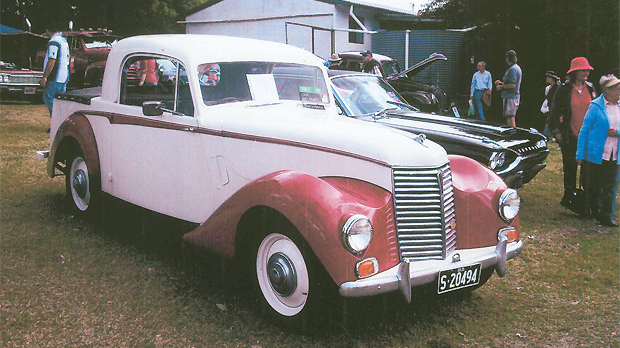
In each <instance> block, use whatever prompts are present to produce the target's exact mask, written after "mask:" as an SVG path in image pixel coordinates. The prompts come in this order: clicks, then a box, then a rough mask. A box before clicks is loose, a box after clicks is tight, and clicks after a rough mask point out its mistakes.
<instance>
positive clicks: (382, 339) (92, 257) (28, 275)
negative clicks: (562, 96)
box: [0, 103, 620, 348]
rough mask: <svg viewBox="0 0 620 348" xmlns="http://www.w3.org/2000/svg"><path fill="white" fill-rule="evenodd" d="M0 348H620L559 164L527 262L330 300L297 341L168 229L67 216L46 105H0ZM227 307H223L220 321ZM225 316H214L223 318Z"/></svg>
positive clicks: (549, 177)
mask: <svg viewBox="0 0 620 348" xmlns="http://www.w3.org/2000/svg"><path fill="white" fill-rule="evenodd" d="M0 108H1V110H0V144H1V147H0V156H1V157H0V159H1V163H0V166H1V177H0V181H1V185H0V189H1V191H0V209H1V210H0V213H1V216H0V228H1V230H0V249H1V250H0V251H1V259H0V261H1V267H2V268H1V273H0V284H1V287H2V288H1V293H0V306H1V312H0V325H1V330H0V346H2V347H263V348H265V347H352V348H353V347H356V348H364V347H368V348H370V347H434V348H435V347H618V346H620V338H619V335H620V331H619V330H620V328H619V326H620V325H619V320H620V314H619V313H620V296H619V279H620V259H619V255H620V254H619V246H620V244H619V231H618V229H610V228H603V227H599V226H597V225H596V224H595V223H594V222H593V221H591V220H588V219H581V218H579V217H577V216H576V215H574V214H571V213H569V212H567V211H566V210H564V209H563V208H562V207H561V206H560V205H559V204H558V203H557V202H558V201H559V199H560V196H561V192H562V171H561V164H560V152H559V151H554V149H555V146H554V145H552V148H553V150H552V152H551V154H550V157H549V161H548V162H549V166H548V168H547V169H545V170H544V171H542V172H541V173H540V174H539V175H538V176H537V177H536V178H535V179H534V180H533V181H532V182H531V183H529V184H528V185H526V187H525V188H524V189H523V190H521V192H520V194H521V197H522V203H523V204H522V206H523V208H522V212H521V224H522V238H523V240H524V242H525V249H524V251H523V253H522V254H521V256H520V257H519V258H517V259H515V260H513V261H511V262H509V270H508V274H507V275H506V277H505V278H498V277H497V276H496V275H494V276H493V277H492V278H491V279H490V280H489V282H488V283H487V284H486V285H485V286H483V287H482V288H480V289H478V290H476V291H474V292H473V294H472V295H471V296H468V297H465V298H448V299H431V300H420V299H418V300H416V301H415V302H414V303H413V304H412V305H408V306H407V305H403V302H402V301H401V299H400V296H398V294H395V295H391V296H382V297H377V298H370V299H356V300H346V301H342V300H338V301H335V305H334V307H333V308H331V309H330V310H328V311H326V313H325V314H324V315H323V316H321V317H319V318H317V319H318V322H316V323H307V325H306V326H305V329H303V328H302V330H301V331H300V332H294V331H290V330H285V329H283V328H282V327H280V326H277V325H274V324H273V323H271V322H270V321H269V320H267V319H265V317H263V316H262V315H261V314H260V313H259V312H258V311H256V310H255V305H254V303H253V301H252V300H249V299H246V298H245V293H244V292H243V291H234V290H231V289H230V287H229V286H228V277H227V276H228V271H227V268H226V267H224V265H225V263H226V261H225V260H222V259H219V258H217V257H214V256H212V255H205V254H204V253H202V252H201V251H200V250H196V249H193V248H184V247H183V245H182V244H181V243H180V242H179V238H178V236H179V233H178V229H177V226H178V224H176V223H175V222H171V221H168V220H166V219H162V218H159V217H154V216H153V215H152V214H149V213H148V212H144V211H140V210H138V209H133V210H131V209H130V210H128V211H127V210H126V209H124V208H122V207H121V208H119V209H117V210H119V211H115V212H112V213H111V214H109V218H108V220H106V221H105V222H103V223H90V222H87V221H83V220H81V219H78V218H75V217H73V216H71V215H70V213H68V211H67V209H66V207H65V203H64V180H63V178H62V177H58V178H55V179H50V178H49V177H47V175H46V173H45V162H37V161H36V160H35V158H34V151H35V150H37V149H46V148H47V147H48V139H47V138H48V134H47V133H45V129H47V127H48V126H49V117H48V115H47V110H46V109H45V106H43V105H34V106H31V105H27V104H16V105H10V104H7V103H4V104H2V105H0ZM222 305H224V306H225V309H224V310H222V309H221V308H224V307H223V306H222ZM220 307H221V308H220Z"/></svg>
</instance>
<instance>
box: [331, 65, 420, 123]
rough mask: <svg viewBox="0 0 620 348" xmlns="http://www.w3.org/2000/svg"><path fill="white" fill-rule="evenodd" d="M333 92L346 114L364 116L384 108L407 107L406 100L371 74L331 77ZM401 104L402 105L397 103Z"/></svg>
mask: <svg viewBox="0 0 620 348" xmlns="http://www.w3.org/2000/svg"><path fill="white" fill-rule="evenodd" d="M332 84H333V86H334V93H335V94H336V98H338V101H339V102H340V104H341V106H342V107H343V108H344V109H345V110H344V111H345V113H346V114H347V115H348V116H364V115H371V114H377V113H380V112H381V111H383V110H386V109H408V107H407V106H405V105H407V102H406V101H405V100H404V99H403V98H402V97H401V96H400V95H399V94H398V92H396V90H394V88H392V86H390V85H389V84H387V83H386V82H385V81H383V80H382V79H381V78H379V77H377V76H373V75H366V74H364V75H361V74H360V75H349V76H337V77H334V78H332ZM398 104H402V105H398Z"/></svg>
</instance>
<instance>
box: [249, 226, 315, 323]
mask: <svg viewBox="0 0 620 348" xmlns="http://www.w3.org/2000/svg"><path fill="white" fill-rule="evenodd" d="M256 278H257V281H258V285H259V287H260V291H261V293H262V294H263V297H264V299H265V301H266V302H267V305H268V306H269V307H270V308H271V309H272V310H273V311H275V312H276V313H278V314H279V315H281V316H284V317H295V316H298V315H299V314H300V313H301V312H302V311H303V309H304V308H305V307H306V306H307V302H308V296H309V292H310V277H309V272H308V266H307V260H306V259H305V258H304V255H303V253H302V252H301V250H300V249H299V247H298V246H297V245H296V244H295V242H293V240H291V239H290V238H289V237H287V236H285V235H283V234H279V233H272V234H269V235H267V236H265V237H264V238H263V239H262V241H261V243H260V245H259V246H258V250H257V254H256Z"/></svg>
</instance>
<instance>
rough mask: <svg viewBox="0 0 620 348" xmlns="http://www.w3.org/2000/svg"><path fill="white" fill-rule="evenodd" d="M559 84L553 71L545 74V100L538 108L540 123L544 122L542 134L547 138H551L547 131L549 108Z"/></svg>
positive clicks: (549, 132)
mask: <svg viewBox="0 0 620 348" xmlns="http://www.w3.org/2000/svg"><path fill="white" fill-rule="evenodd" d="M560 82H561V80H560V77H559V76H558V75H557V74H556V73H555V71H552V70H549V71H547V72H546V73H545V83H546V84H547V86H546V87H545V100H544V101H543V103H542V106H541V107H540V113H541V114H542V121H543V122H544V125H542V127H541V128H543V131H542V134H543V135H544V136H546V137H547V138H550V137H551V130H550V129H549V107H550V106H551V102H552V101H553V96H555V92H556V91H557V89H558V86H559V85H560Z"/></svg>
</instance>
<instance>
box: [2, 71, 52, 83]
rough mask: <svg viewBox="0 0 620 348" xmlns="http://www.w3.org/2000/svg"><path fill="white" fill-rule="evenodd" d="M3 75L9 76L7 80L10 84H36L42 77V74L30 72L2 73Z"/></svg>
mask: <svg viewBox="0 0 620 348" xmlns="http://www.w3.org/2000/svg"><path fill="white" fill-rule="evenodd" d="M3 75H4V76H9V79H10V80H9V81H10V83H11V84H16V85H18V84H27V85H38V84H39V82H40V81H41V78H42V77H43V74H42V73H41V74H40V75H31V74H3Z"/></svg>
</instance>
